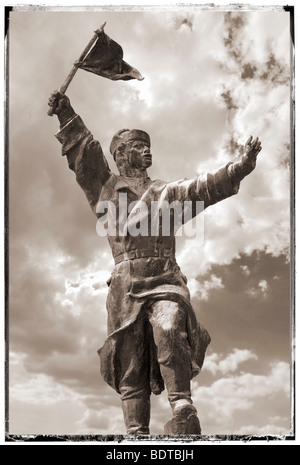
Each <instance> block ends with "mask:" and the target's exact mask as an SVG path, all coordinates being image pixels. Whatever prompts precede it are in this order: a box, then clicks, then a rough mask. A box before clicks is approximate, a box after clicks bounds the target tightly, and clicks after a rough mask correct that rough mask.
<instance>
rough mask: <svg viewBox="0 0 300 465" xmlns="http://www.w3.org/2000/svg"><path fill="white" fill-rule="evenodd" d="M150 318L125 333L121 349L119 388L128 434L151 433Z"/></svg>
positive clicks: (136, 323)
mask: <svg viewBox="0 0 300 465" xmlns="http://www.w3.org/2000/svg"><path fill="white" fill-rule="evenodd" d="M145 325H146V321H143V320H142V318H138V320H137V321H136V322H135V323H134V324H133V325H132V326H131V327H130V328H128V330H127V331H126V332H124V336H123V340H122V345H121V347H120V352H119V367H118V370H119V373H120V382H119V390H120V393H121V401H122V409H123V415H124V423H125V426H126V430H127V433H128V434H134V435H143V434H149V422H150V381H149V355H148V350H149V349H148V343H147V340H146V339H145Z"/></svg>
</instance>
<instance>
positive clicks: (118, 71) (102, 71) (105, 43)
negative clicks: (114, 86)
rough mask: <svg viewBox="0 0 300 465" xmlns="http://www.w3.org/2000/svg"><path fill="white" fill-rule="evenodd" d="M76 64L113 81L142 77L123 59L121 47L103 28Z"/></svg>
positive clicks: (140, 78) (139, 78)
mask: <svg viewBox="0 0 300 465" xmlns="http://www.w3.org/2000/svg"><path fill="white" fill-rule="evenodd" d="M76 66H77V67H78V68H81V69H85V70H86V71H90V72H91V73H95V74H98V75H99V76H103V77H105V78H108V79H112V80H113V81H118V80H120V79H122V80H123V81H127V80H129V79H138V80H139V81H142V80H143V79H144V78H143V76H142V75H141V74H140V72H139V71H138V70H137V69H136V68H133V67H132V66H130V65H129V64H128V63H126V62H125V61H124V60H123V50H122V47H121V46H120V45H119V44H117V42H115V41H114V40H112V39H111V38H110V37H109V36H108V35H107V34H105V32H104V31H103V29H102V30H100V31H99V32H98V38H97V40H96V42H95V44H94V46H93V47H92V48H91V50H90V51H89V52H88V54H87V55H86V56H85V57H84V59H83V60H81V61H78V62H77V63H76Z"/></svg>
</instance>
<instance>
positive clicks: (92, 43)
mask: <svg viewBox="0 0 300 465" xmlns="http://www.w3.org/2000/svg"><path fill="white" fill-rule="evenodd" d="M105 25H106V22H104V23H103V24H102V26H101V27H100V28H99V29H97V30H96V31H95V34H94V35H93V37H92V38H91V40H90V41H89V43H88V44H87V46H86V47H85V49H84V50H83V52H82V54H81V55H80V57H79V59H78V60H77V61H82V60H84V58H85V56H86V55H87V54H88V52H89V51H90V49H91V48H92V46H93V45H94V43H95V42H96V40H97V39H98V37H99V35H100V34H101V32H103V29H104V27H105ZM77 70H78V68H77V66H75V65H73V68H72V69H71V71H70V72H69V74H68V76H67V77H66V80H65V82H64V83H63V85H62V86H61V88H60V89H59V91H60V93H61V94H65V93H66V90H67V88H68V87H69V85H70V83H71V81H72V79H73V77H74V76H75V74H76V72H77ZM55 107H56V105H55V104H54V105H53V106H52V107H51V108H50V109H49V111H48V115H49V116H53V110H55Z"/></svg>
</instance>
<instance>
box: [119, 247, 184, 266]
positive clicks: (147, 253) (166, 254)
mask: <svg viewBox="0 0 300 465" xmlns="http://www.w3.org/2000/svg"><path fill="white" fill-rule="evenodd" d="M150 257H154V258H156V257H158V258H170V257H173V258H174V259H175V254H174V250H171V249H163V250H147V249H146V250H143V249H142V250H139V249H136V250H129V251H128V252H124V253H121V254H120V255H118V256H117V257H115V265H118V264H119V263H121V262H124V261H126V260H135V259H136V258H150Z"/></svg>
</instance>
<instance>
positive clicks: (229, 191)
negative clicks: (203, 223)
mask: <svg viewBox="0 0 300 465" xmlns="http://www.w3.org/2000/svg"><path fill="white" fill-rule="evenodd" d="M230 165H231V163H228V164H227V165H226V166H224V167H222V168H221V169H219V170H217V171H216V172H214V173H207V174H205V175H200V176H196V177H195V178H193V179H188V180H187V179H183V180H180V181H176V182H173V183H170V184H169V185H168V190H169V201H176V200H179V201H180V202H184V201H191V202H192V203H195V202H197V201H202V202H203V207H204V209H205V208H207V207H208V206H210V205H213V204H215V203H217V202H220V201H221V200H224V199H226V198H228V197H231V196H232V195H234V194H237V192H238V190H239V182H236V181H235V179H234V178H233V177H232V175H231V173H230V169H229V167H230ZM194 211H195V212H196V211H198V210H196V209H195V210H194ZM193 216H194V215H193Z"/></svg>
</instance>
